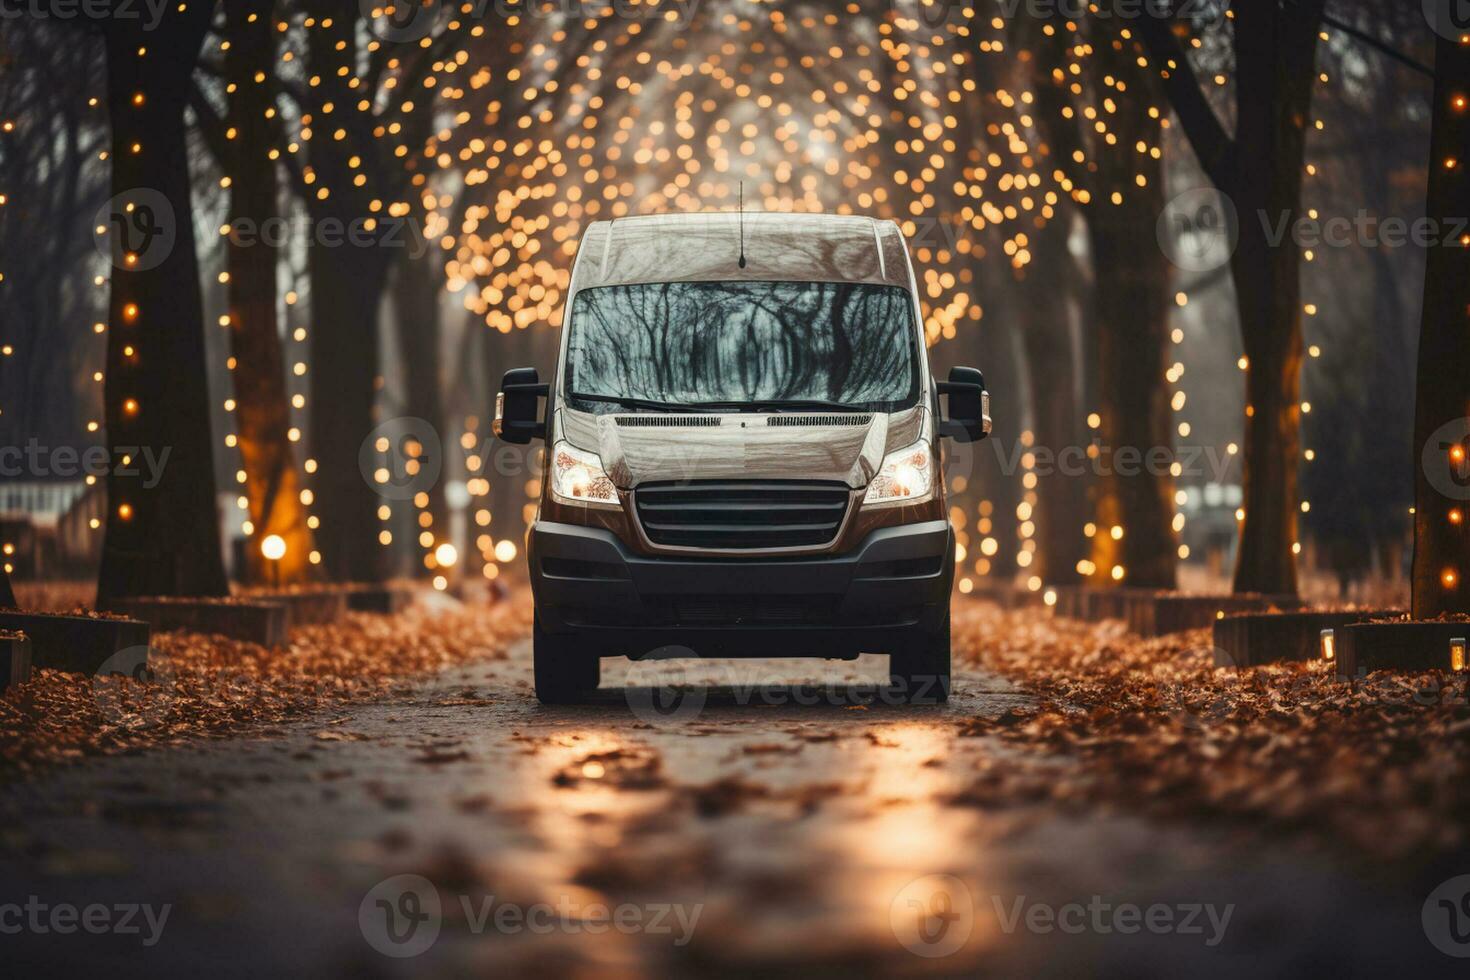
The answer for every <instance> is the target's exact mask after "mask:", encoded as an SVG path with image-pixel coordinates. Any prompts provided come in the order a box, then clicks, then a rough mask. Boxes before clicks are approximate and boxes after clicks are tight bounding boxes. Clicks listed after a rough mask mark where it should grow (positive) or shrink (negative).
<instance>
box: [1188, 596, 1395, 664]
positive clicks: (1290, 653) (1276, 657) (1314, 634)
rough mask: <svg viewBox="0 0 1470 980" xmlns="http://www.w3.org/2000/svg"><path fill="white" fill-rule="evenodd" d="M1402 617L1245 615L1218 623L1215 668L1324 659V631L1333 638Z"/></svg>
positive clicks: (1372, 613) (1374, 613)
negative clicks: (1374, 622)
mask: <svg viewBox="0 0 1470 980" xmlns="http://www.w3.org/2000/svg"><path fill="white" fill-rule="evenodd" d="M1401 615H1403V613H1402V611H1401V610H1392V609H1355V610H1348V611H1339V612H1279V613H1242V614H1236V615H1230V616H1226V617H1225V618H1224V619H1217V620H1215V666H1216V667H1257V666H1260V665H1261V664H1270V663H1280V662H1283V661H1297V662H1303V661H1308V660H1317V659H1319V658H1320V657H1321V641H1322V631H1323V630H1327V629H1330V630H1332V631H1333V632H1334V638H1335V637H1336V636H1338V635H1340V634H1341V631H1342V629H1343V628H1344V627H1346V626H1349V625H1351V624H1353V623H1361V622H1365V621H1367V620H1370V619H1387V618H1388V617H1390V616H1401Z"/></svg>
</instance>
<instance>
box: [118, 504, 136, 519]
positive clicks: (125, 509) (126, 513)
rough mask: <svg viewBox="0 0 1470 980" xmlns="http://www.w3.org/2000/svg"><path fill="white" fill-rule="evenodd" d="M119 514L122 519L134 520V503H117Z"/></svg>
mask: <svg viewBox="0 0 1470 980" xmlns="http://www.w3.org/2000/svg"><path fill="white" fill-rule="evenodd" d="M117 516H118V517H119V518H121V519H122V520H125V521H130V520H132V519H133V505H132V504H118V505H117Z"/></svg>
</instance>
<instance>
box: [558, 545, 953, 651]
mask: <svg viewBox="0 0 1470 980" xmlns="http://www.w3.org/2000/svg"><path fill="white" fill-rule="evenodd" d="M529 560H530V570H531V587H532V591H533V592H534V594H535V598H536V615H537V617H538V619H539V620H540V623H541V627H542V629H544V630H546V631H547V632H550V633H559V634H568V633H575V634H577V635H578V636H581V637H585V638H586V639H587V640H588V641H589V645H595V648H596V649H597V650H598V651H599V652H601V653H602V654H603V655H605V656H612V655H618V654H621V655H626V656H631V657H641V656H644V655H646V654H649V653H652V652H654V651H656V650H660V649H661V648H667V647H688V648H691V649H693V650H694V652H696V653H698V654H700V655H710V656H743V657H762V656H765V657H770V656H819V657H836V658H848V657H853V656H856V655H857V654H858V653H888V652H891V651H892V650H893V649H894V647H895V646H896V645H898V644H900V643H903V642H905V641H911V640H912V637H913V632H914V628H915V627H920V628H936V627H937V625H938V623H939V622H940V619H939V617H941V616H943V615H945V614H946V613H947V611H948V608H949V593H950V586H951V584H952V583H953V581H954V530H953V528H951V527H950V525H949V522H948V521H944V520H935V521H925V522H922V523H917V524H906V525H901V526H898V527H886V528H880V529H878V530H875V531H873V532H872V533H870V534H869V535H868V536H867V537H866V538H864V539H863V541H862V542H861V543H860V544H859V545H858V546H857V547H856V548H855V549H853V550H852V551H851V552H849V553H847V554H841V555H811V556H793V557H790V558H780V557H767V558H729V557H714V558H700V557H687V558H686V557H683V556H659V557H655V556H650V555H641V554H637V553H635V552H633V551H630V550H629V549H628V548H627V547H626V546H625V545H624V544H623V543H622V541H620V540H619V539H618V537H617V536H616V535H615V534H613V533H612V532H611V531H608V530H605V529H603V528H595V527H583V526H580V525H575V524H559V523H554V522H549V521H537V522H536V523H535V524H534V525H533V526H532V528H531V533H530V544H529Z"/></svg>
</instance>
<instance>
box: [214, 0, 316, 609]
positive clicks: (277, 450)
mask: <svg viewBox="0 0 1470 980" xmlns="http://www.w3.org/2000/svg"><path fill="white" fill-rule="evenodd" d="M274 7H275V0H239V2H238V3H230V4H227V5H226V7H225V15H226V18H227V24H228V26H227V36H228V37H229V40H230V47H229V50H228V51H227V52H226V54H225V77H226V79H227V81H228V82H229V83H230V84H231V85H233V86H234V91H233V92H232V93H231V94H230V119H229V122H230V125H231V126H233V127H234V128H235V130H236V133H235V137H234V139H233V140H231V141H230V142H229V144H228V152H229V157H230V165H229V167H228V170H227V173H228V174H229V175H230V179H231V183H230V223H231V225H232V226H234V227H235V229H236V233H235V234H233V235H231V236H230V237H229V238H228V239H227V242H226V247H225V264H226V268H227V269H228V271H229V277H230V278H229V287H228V305H229V314H230V352H231V353H232V354H233V355H234V374H233V378H234V383H235V402H236V408H235V419H236V426H237V429H236V432H237V435H238V438H239V449H240V460H241V464H242V469H243V470H244V472H245V483H244V484H243V485H242V486H241V488H240V489H241V491H242V492H243V493H244V494H245V497H246V499H247V500H248V501H249V505H250V510H249V513H250V525H251V533H250V537H249V541H248V544H247V546H246V549H245V567H244V569H243V570H242V577H243V578H244V580H245V581H246V582H250V583H253V584H272V585H284V584H293V583H299V582H304V581H307V580H308V579H309V578H310V577H311V571H312V565H311V562H310V561H309V556H310V555H311V552H312V550H313V545H312V535H311V530H310V529H309V528H308V527H307V526H306V521H307V514H306V507H305V505H303V504H302V502H301V479H300V474H299V472H298V471H297V469H296V461H295V455H294V453H293V451H292V446H291V441H290V439H289V437H288V432H289V429H290V424H291V410H290V407H289V405H288V403H287V400H286V369H285V364H284V359H283V356H282V353H281V337H280V333H279V328H278V324H277V320H276V262H277V247H276V244H275V241H276V238H275V235H274V234H273V233H272V228H273V227H274V226H276V225H277V224H278V222H279V218H280V214H279V203H280V202H279V200H278V194H279V185H278V183H277V179H276V165H275V162H274V161H273V160H271V159H270V157H269V156H267V152H268V149H269V147H270V146H271V139H272V135H273V134H272V129H271V127H270V125H269V121H268V119H267V118H266V110H267V109H269V108H271V107H272V105H273V99H272V98H271V94H270V89H269V87H268V86H267V85H265V84H264V83H263V82H260V81H257V80H256V76H257V73H262V72H263V73H265V74H264V76H262V77H268V76H269V74H270V73H271V72H272V71H274V70H275V47H276V46H275V35H276V30H275V24H274V18H273V16H272V12H273V10H274ZM268 537H279V538H280V539H281V540H282V541H284V542H285V554H284V555H283V556H282V557H280V558H278V559H274V560H272V559H268V558H266V557H265V555H264V554H263V552H262V542H264V541H265V539H266V538H268Z"/></svg>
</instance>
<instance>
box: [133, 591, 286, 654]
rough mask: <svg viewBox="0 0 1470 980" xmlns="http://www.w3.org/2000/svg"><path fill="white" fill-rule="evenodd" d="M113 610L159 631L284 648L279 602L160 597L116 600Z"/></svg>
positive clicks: (282, 612) (283, 621)
mask: <svg viewBox="0 0 1470 980" xmlns="http://www.w3.org/2000/svg"><path fill="white" fill-rule="evenodd" d="M112 608H113V609H114V610H115V611H117V612H120V613H126V614H127V615H129V616H132V617H133V618H135V619H141V620H143V621H144V622H146V623H149V624H150V625H152V626H153V628H154V629H158V630H190V631H192V632H195V633H212V634H215V635H218V636H227V637H229V638H230V639H232V640H245V641H246V642H249V643H258V644H260V645H261V646H266V647H278V646H285V645H286V627H287V609H286V606H284V605H283V604H281V603H279V602H257V601H253V600H252V601H242V600H239V599H230V600H223V599H181V598H174V597H172V596H169V597H163V596H159V597H140V598H133V599H117V600H114V601H113V603H112Z"/></svg>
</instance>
